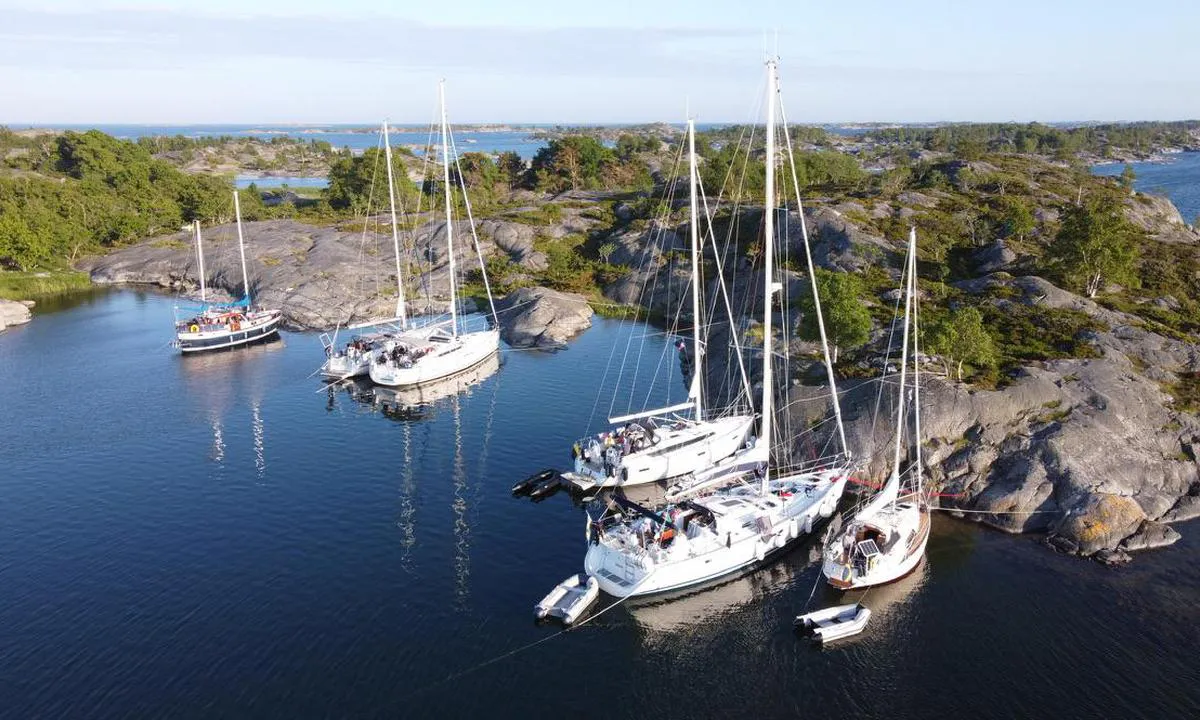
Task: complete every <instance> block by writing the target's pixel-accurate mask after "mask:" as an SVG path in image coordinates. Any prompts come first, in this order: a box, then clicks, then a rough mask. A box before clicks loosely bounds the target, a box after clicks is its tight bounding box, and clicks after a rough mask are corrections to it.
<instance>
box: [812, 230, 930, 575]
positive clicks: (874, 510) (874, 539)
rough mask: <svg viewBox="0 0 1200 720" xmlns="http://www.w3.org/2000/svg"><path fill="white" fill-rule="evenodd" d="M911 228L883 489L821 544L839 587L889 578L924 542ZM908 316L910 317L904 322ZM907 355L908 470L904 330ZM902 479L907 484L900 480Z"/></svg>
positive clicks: (826, 569) (917, 558) (903, 570)
mask: <svg viewBox="0 0 1200 720" xmlns="http://www.w3.org/2000/svg"><path fill="white" fill-rule="evenodd" d="M916 257H917V232H916V230H915V229H913V230H911V231H910V232H909V237H908V259H907V262H906V268H905V272H904V276H905V299H904V340H903V341H902V343H901V351H900V357H901V360H900V397H899V400H898V402H897V413H896V414H897V417H896V446H895V456H894V458H893V461H892V473H891V475H890V476H889V477H888V481H887V482H886V483H885V484H884V486H883V488H882V489H881V490H880V491H879V493H877V494H876V495H875V496H874V497H873V498H871V500H870V501H869V502H868V503H867V504H866V505H865V506H863V508H862V509H861V510H860V511H859V512H857V513H856V514H855V516H854V519H853V520H851V521H850V522H848V523H847V524H846V526H845V528H843V529H842V531H841V532H840V533H839V534H837V535H836V536H835V537H833V538H832V539H831V540H830V542H829V544H828V545H826V547H825V549H824V553H823V554H824V559H823V563H822V568H821V569H822V572H823V573H824V574H825V578H826V579H827V580H828V581H829V584H830V585H833V586H834V587H836V588H839V589H842V590H850V589H853V588H862V587H868V586H871V585H880V584H882V583H888V582H892V581H893V580H897V579H899V578H902V577H904V576H905V575H907V574H908V573H910V572H912V570H913V569H914V568H916V567H917V565H918V564H920V562H921V558H922V557H924V556H925V545H926V544H927V543H928V542H929V527H930V523H929V504H928V499H927V497H926V496H925V493H924V487H923V483H922V478H921V441H920V439H921V390H920V387H921V385H920V377H919V373H920V370H919V363H918V362H917V358H919V357H920V353H919V350H918V347H917V335H918V327H917V297H916V295H917V293H916V287H917V281H916V274H917V273H916V269H917V260H916ZM910 321H911V322H910ZM910 327H911V335H912V357H913V385H912V393H913V437H914V438H915V442H914V443H913V444H914V446H915V452H914V458H915V461H914V462H913V464H912V466H911V468H910V469H909V472H908V473H907V476H908V477H907V478H906V477H905V475H906V473H904V472H903V468H902V467H901V465H900V461H901V452H900V450H901V447H902V445H903V443H904V437H905V432H904V431H905V429H906V425H907V416H906V414H905V411H906V407H905V403H904V399H905V397H904V396H905V391H906V388H907V386H906V382H907V369H908V348H909V333H910ZM905 479H908V480H909V482H908V483H907V487H906V488H905V487H902V486H903V485H905V483H904V482H903V481H904V480H905Z"/></svg>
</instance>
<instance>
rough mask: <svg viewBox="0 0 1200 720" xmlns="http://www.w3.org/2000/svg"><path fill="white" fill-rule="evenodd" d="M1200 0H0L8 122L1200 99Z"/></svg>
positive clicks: (558, 117)
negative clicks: (772, 86)
mask: <svg viewBox="0 0 1200 720" xmlns="http://www.w3.org/2000/svg"><path fill="white" fill-rule="evenodd" d="M1197 28H1200V0H1140V1H1139V2H1137V3H1116V2H1107V1H1106V0H1004V1H998V0H989V1H986V2H984V1H981V0H903V1H897V0H860V1H859V2H854V3H830V2H821V3H817V2H811V1H807V0H782V1H780V0H759V1H758V2H746V1H745V0H687V1H682V0H602V1H599V2H597V1H596V0H591V1H589V2H578V1H577V0H508V1H507V2H506V1H504V0H491V1H488V0H443V1H442V2H432V3H430V2H426V3H420V4H418V3H414V2H410V0H393V1H392V2H379V1H373V0H338V1H337V2H329V1H328V0H326V1H325V2H318V1H316V0H292V1H291V2H282V1H276V2H260V1H259V0H204V1H203V2H184V1H172V0H157V1H148V2H147V1H140V0H116V1H114V0H37V1H36V2H35V1H33V0H22V1H21V2H14V1H13V0H0V123H7V124H19V123H48V124H53V123H64V124H66V123H147V124H155V123H163V124H168V123H170V124H192V123H196V124H198V123H300V124H303V123H314V124H319V123H366V124H370V123H374V122H377V121H378V120H379V119H381V118H390V119H391V121H392V122H394V123H427V122H429V121H430V119H431V118H432V115H433V113H434V110H435V107H436V84H437V81H438V80H439V79H443V78H444V79H445V81H446V88H447V89H446V93H447V95H446V97H447V100H446V102H447V109H448V112H449V115H450V117H451V120H452V121H454V122H460V123H475V122H510V123H516V122H539V123H606V122H611V123H616V122H649V121H659V120H662V121H670V122H679V121H681V120H683V119H684V118H686V117H687V116H688V115H689V114H690V115H691V116H693V117H695V118H696V119H697V120H698V121H700V122H741V121H746V120H751V119H754V118H756V117H757V116H758V113H757V108H758V107H759V100H758V98H760V97H761V93H762V88H763V59H764V58H765V57H766V55H767V54H768V53H772V54H777V55H778V57H779V65H780V78H781V86H782V89H783V97H784V102H785V107H786V109H787V117H788V120H789V121H791V122H808V123H825V122H872V121H895V122H928V121H1030V120H1040V121H1046V122H1052V121H1072V120H1168V119H1184V118H1197V117H1200V73H1198V72H1196V69H1197V68H1200V42H1198V41H1197V40H1196V39H1195V32H1196V31H1197Z"/></svg>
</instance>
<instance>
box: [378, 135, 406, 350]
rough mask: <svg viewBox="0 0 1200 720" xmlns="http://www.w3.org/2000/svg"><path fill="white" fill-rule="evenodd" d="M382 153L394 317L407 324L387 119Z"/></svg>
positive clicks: (403, 324) (401, 323)
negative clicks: (388, 210) (393, 261)
mask: <svg viewBox="0 0 1200 720" xmlns="http://www.w3.org/2000/svg"><path fill="white" fill-rule="evenodd" d="M383 155H384V160H386V161H387V178H388V203H389V204H390V205H391V208H392V249H393V250H395V252H396V317H398V318H400V326H401V327H404V326H406V325H408V318H407V317H405V307H404V276H403V274H402V273H401V272H400V234H399V232H397V230H396V185H395V181H394V180H392V143H391V141H390V140H389V139H388V124H387V120H384V121H383Z"/></svg>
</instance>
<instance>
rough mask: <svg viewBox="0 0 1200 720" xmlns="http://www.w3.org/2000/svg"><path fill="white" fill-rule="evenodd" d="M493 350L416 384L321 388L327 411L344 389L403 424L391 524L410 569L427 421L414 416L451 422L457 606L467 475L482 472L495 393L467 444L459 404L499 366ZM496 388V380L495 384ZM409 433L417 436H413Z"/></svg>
mask: <svg viewBox="0 0 1200 720" xmlns="http://www.w3.org/2000/svg"><path fill="white" fill-rule="evenodd" d="M500 364H501V363H500V356H499V354H492V355H491V356H489V357H487V358H485V359H484V360H483V361H481V362H480V363H478V364H477V365H475V366H474V367H472V368H470V369H468V370H465V371H464V372H461V373H458V374H457V375H454V376H452V377H448V378H444V379H442V380H437V381H433V382H429V383H424V384H422V385H420V386H416V387H407V388H392V387H383V386H380V385H374V384H372V383H370V382H369V381H367V380H365V379H353V380H347V381H345V382H342V383H340V384H337V383H335V384H332V385H329V386H327V388H326V397H327V405H326V409H327V410H329V411H331V412H332V411H334V410H340V407H339V405H338V402H337V399H338V396H339V393H338V390H339V389H344V390H345V392H346V394H347V395H349V396H350V397H351V398H352V399H353V400H354V401H355V405H354V406H355V407H356V408H358V409H360V410H366V411H367V412H378V413H379V414H381V415H383V416H384V417H386V418H388V419H390V420H396V421H398V422H400V423H401V424H402V425H403V431H402V432H403V445H402V447H403V459H404V462H403V463H402V467H401V468H400V477H399V478H398V480H399V486H398V488H397V490H398V493H397V495H398V497H397V500H398V504H397V509H396V520H395V523H396V528H397V530H399V533H400V545H401V548H402V552H401V556H400V557H401V565H402V567H404V568H405V569H406V570H411V566H410V563H411V553H412V550H413V549H414V547H415V546H416V544H417V529H416V507H417V502H416V495H417V492H418V483H417V482H416V478H415V477H414V468H415V467H419V466H422V465H424V464H425V460H424V459H423V454H424V452H425V451H426V450H427V449H428V447H429V437H428V433H429V432H436V431H431V430H430V428H431V427H432V426H433V425H432V424H430V423H420V424H418V421H423V420H432V419H433V416H434V413H435V411H437V410H441V411H442V412H445V411H449V412H450V416H451V420H452V422H453V429H452V437H453V449H454V455H453V457H452V459H451V465H450V468H449V469H450V476H451V487H452V490H453V494H452V496H451V510H452V511H453V515H454V521H453V523H454V524H453V538H454V540H453V542H454V547H453V568H454V597H455V604H456V606H458V607H459V608H462V607H464V606H465V605H466V603H467V602H468V601H469V600H470V583H469V580H470V575H471V524H470V515H471V505H472V502H473V501H474V500H475V498H476V496H477V494H478V489H477V487H476V486H475V485H474V484H473V483H472V482H471V481H472V478H473V477H474V476H476V474H478V475H482V474H484V473H485V472H486V465H487V453H488V449H489V447H490V444H491V431H492V418H493V417H494V415H495V406H496V393H495V392H494V391H493V393H492V397H491V400H490V403H489V408H488V412H487V420H486V421H485V423H484V425H483V428H482V430H483V442H482V443H481V444H478V445H476V444H471V445H469V446H468V444H467V442H465V441H464V433H465V432H466V431H467V430H468V428H467V427H465V426H464V420H463V413H464V407H465V404H466V402H467V400H468V398H469V397H470V395H471V394H472V392H473V391H474V389H475V387H476V386H478V385H479V384H480V383H482V382H484V381H485V380H487V379H488V378H490V377H491V376H492V375H494V374H496V372H497V371H498V370H499V369H500ZM497 387H498V385H497ZM414 433H416V434H417V437H414ZM473 448H477V449H478V450H479V456H478V459H477V460H472V458H470V457H468V455H469V454H470V453H469V452H468V451H469V450H471V449H473Z"/></svg>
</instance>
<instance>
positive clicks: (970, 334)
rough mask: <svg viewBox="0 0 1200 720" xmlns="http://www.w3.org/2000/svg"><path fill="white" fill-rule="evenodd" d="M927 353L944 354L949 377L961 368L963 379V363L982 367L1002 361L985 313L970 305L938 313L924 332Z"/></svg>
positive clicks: (957, 372) (958, 375)
mask: <svg viewBox="0 0 1200 720" xmlns="http://www.w3.org/2000/svg"><path fill="white" fill-rule="evenodd" d="M921 336H922V341H923V343H924V349H925V351H926V352H928V353H931V354H934V355H938V356H940V358H941V360H942V364H943V366H944V368H945V371H946V376H947V377H949V376H950V375H951V372H952V371H953V370H954V369H955V368H957V371H956V374H957V377H958V379H959V380H962V379H963V365H964V364H967V365H969V366H971V368H972V369H975V370H981V369H984V368H994V367H996V363H997V362H998V360H999V356H998V354H997V353H996V345H995V343H994V342H993V341H992V336H991V335H989V334H988V332H987V330H986V329H985V328H984V326H983V314H982V313H980V312H979V310H978V309H976V308H973V307H970V306H967V307H961V308H959V309H957V310H952V311H950V312H948V313H947V312H943V313H939V314H937V315H934V316H933V317H932V319H931V320H930V321H929V322H927V323H926V324H925V326H924V327H923V328H922V332H921Z"/></svg>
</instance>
